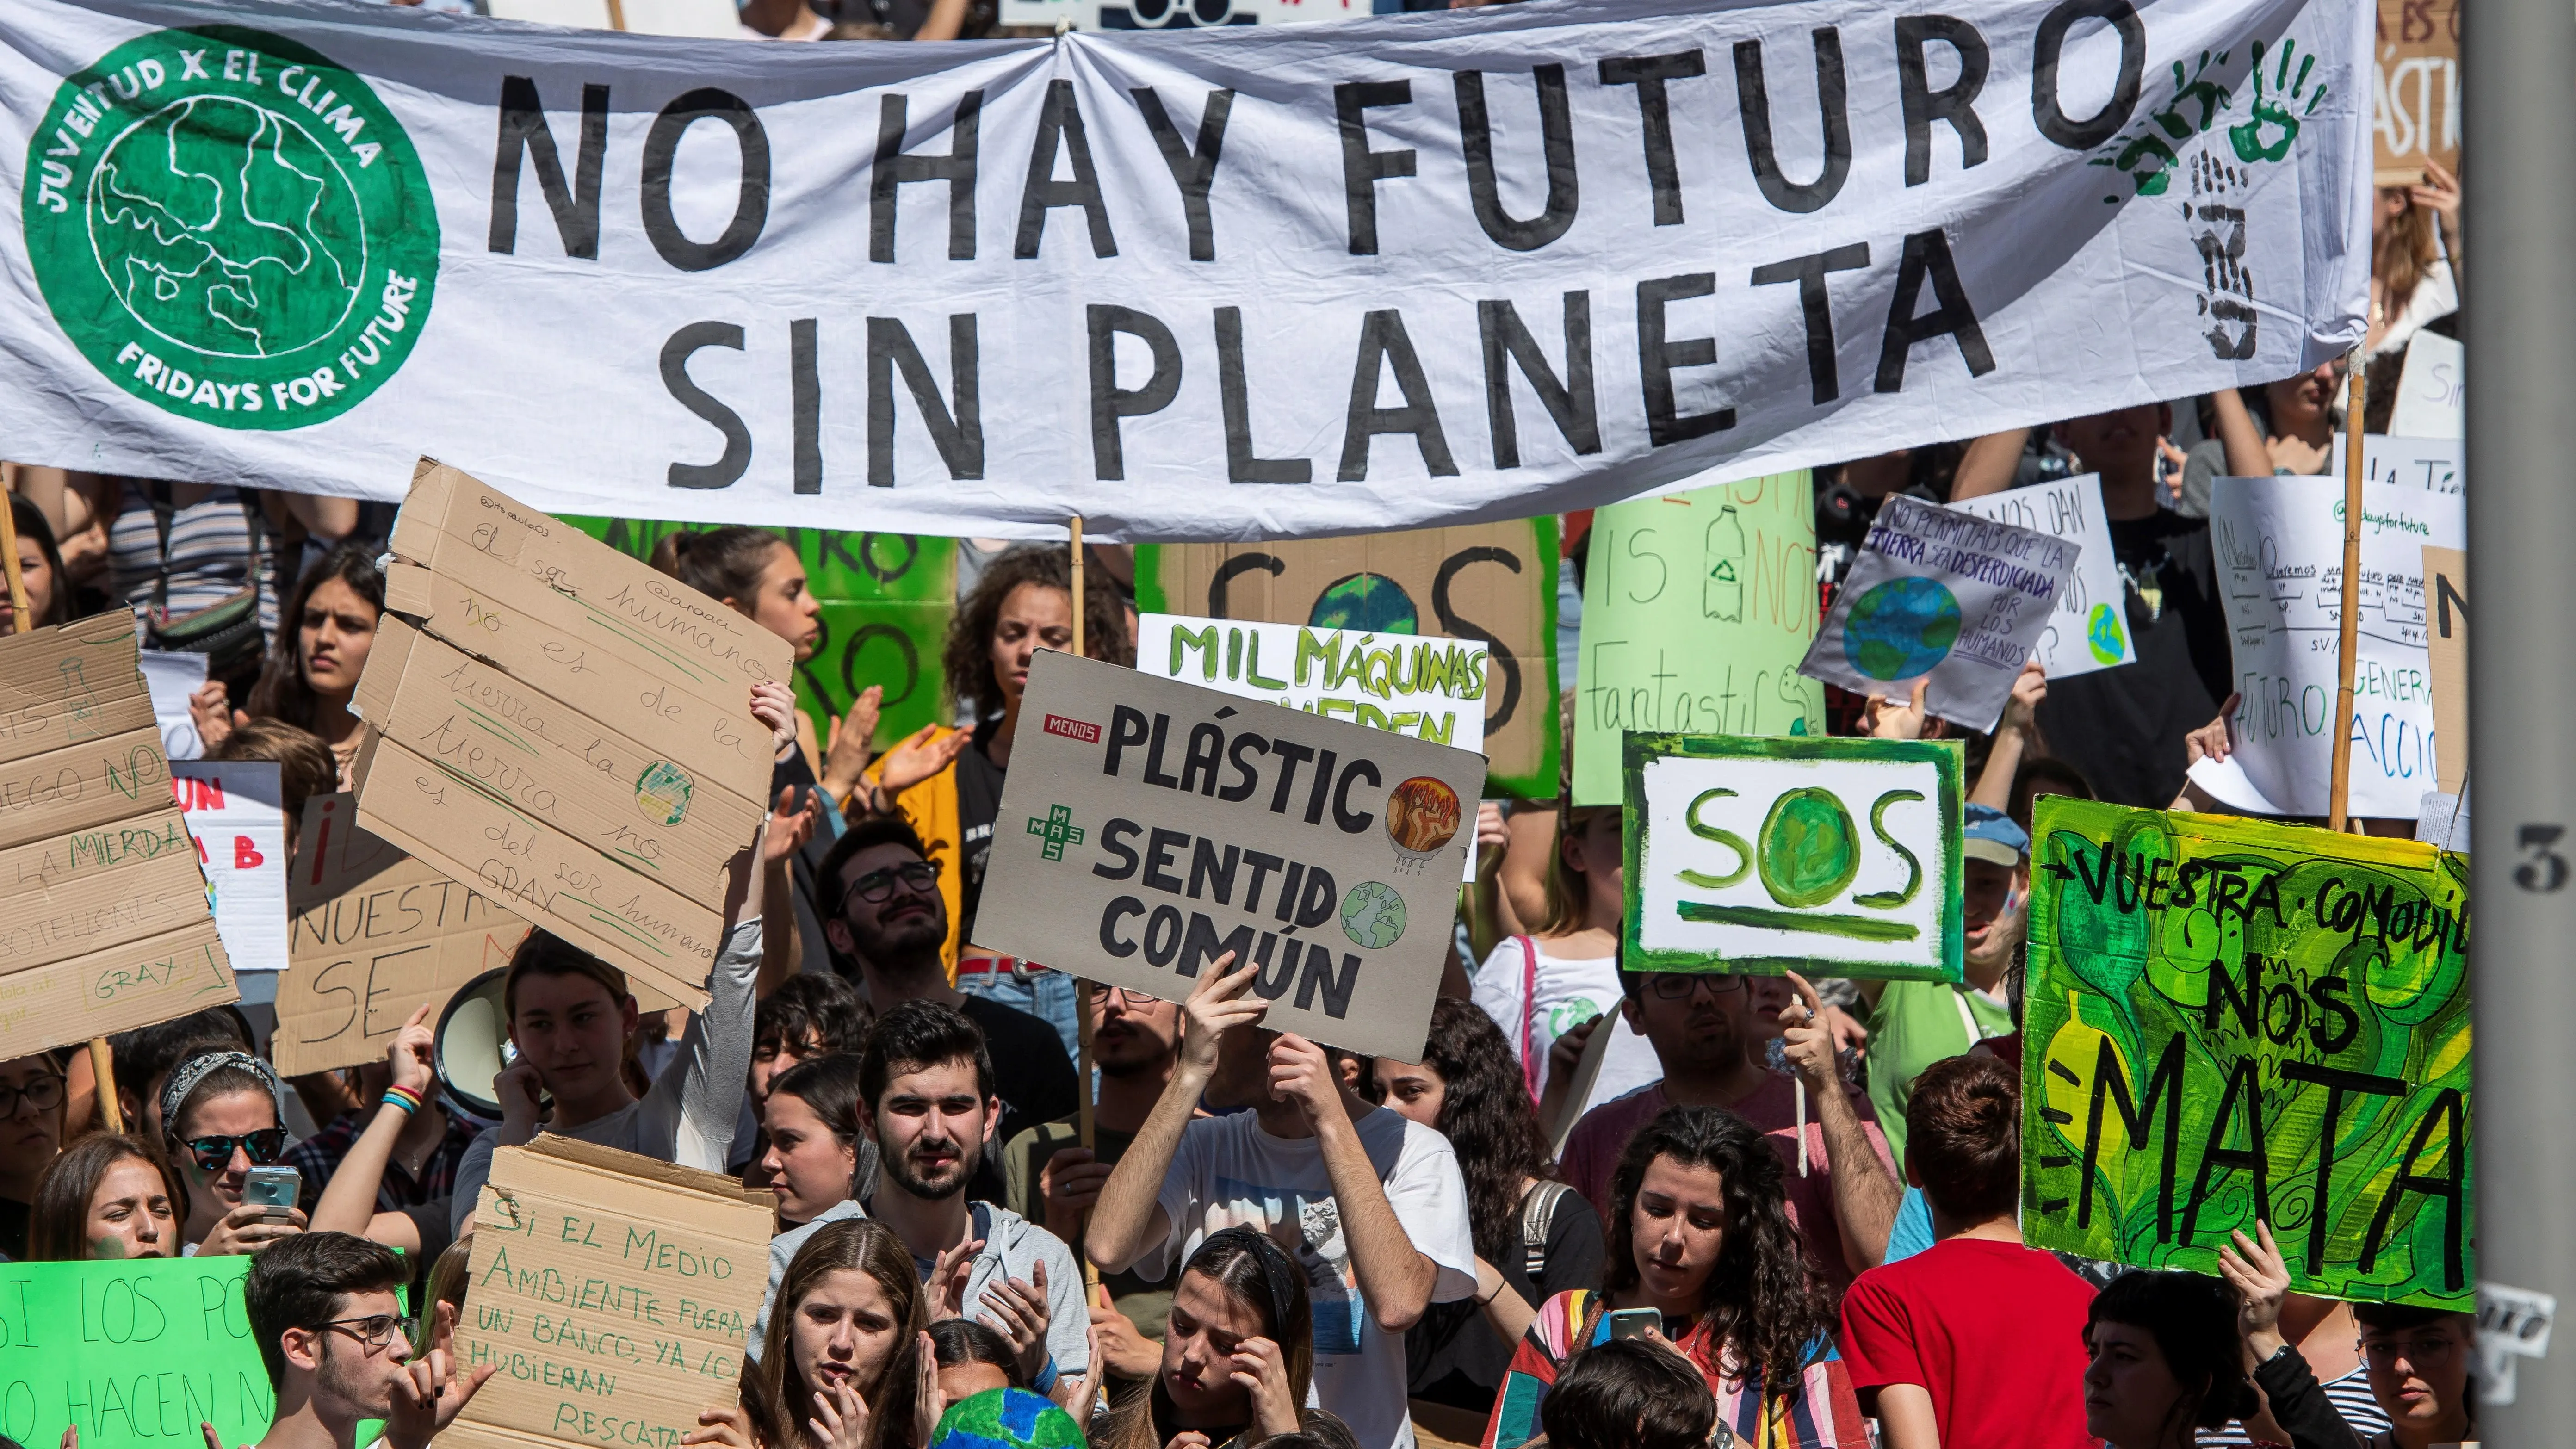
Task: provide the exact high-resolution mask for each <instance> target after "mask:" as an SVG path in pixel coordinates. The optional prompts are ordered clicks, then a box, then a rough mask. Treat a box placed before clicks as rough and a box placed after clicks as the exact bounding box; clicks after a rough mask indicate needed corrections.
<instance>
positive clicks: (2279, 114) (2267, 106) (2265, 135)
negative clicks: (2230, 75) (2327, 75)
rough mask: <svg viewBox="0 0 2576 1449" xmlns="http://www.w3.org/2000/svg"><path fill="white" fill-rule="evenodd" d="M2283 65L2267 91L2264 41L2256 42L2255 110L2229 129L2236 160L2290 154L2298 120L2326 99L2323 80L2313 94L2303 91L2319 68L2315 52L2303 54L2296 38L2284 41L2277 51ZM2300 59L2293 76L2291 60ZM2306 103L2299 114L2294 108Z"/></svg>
mask: <svg viewBox="0 0 2576 1449" xmlns="http://www.w3.org/2000/svg"><path fill="white" fill-rule="evenodd" d="M2278 54H2279V56H2280V64H2279V65H2278V66H2277V67H2276V68H2275V69H2274V70H2273V73H2272V84H2271V86H2270V88H2269V91H2268V93H2267V91H2266V89H2265V87H2264V84H2263V42H2261V41H2259V40H2258V41H2256V42H2254V72H2253V74H2254V111H2253V114H2252V115H2251V116H2250V117H2249V118H2247V119H2246V120H2244V121H2242V122H2240V123H2238V124H2236V125H2233V126H2230V127H2228V128H2227V140H2228V143H2229V144H2230V145H2232V146H2234V147H2235V148H2236V159H2237V160H2239V161H2245V162H2249V163H2250V162H2255V161H2278V160H2280V159H2281V158H2282V157H2284V156H2287V155H2289V154H2290V143H2291V142H2293V141H2296V140H2298V139H2299V123H2300V121H2301V120H2302V119H2304V118H2305V117H2308V116H2313V115H2315V114H2316V113H2317V107H2318V106H2319V105H2321V104H2322V103H2323V102H2324V101H2325V98H2326V91H2327V87H2326V86H2325V85H2323V84H2322V83H2320V84H2319V85H2318V86H2317V88H2316V91H2315V93H2314V94H2312V95H2307V94H2304V93H2305V92H2306V91H2307V87H2308V76H2309V74H2310V73H2311V72H2313V71H2314V70H2315V69H2316V68H2317V58H2316V56H2314V55H2313V54H2311V55H2307V56H2301V55H2300V54H2299V43H2298V42H2297V41H2296V40H2284V41H2282V42H2281V49H2280V51H2279V52H2278ZM2294 60H2295V61H2297V62H2298V65H2299V73H2298V75H2297V77H2296V78H2295V79H2294V78H2292V76H2291V74H2290V63H2291V62H2292V61H2294ZM2303 95H2304V99H2305V101H2306V104H2305V106H2304V107H2302V108H2301V109H2300V110H2299V111H2298V112H2297V113H2296V114H2292V112H2291V109H2290V108H2291V107H2292V106H2296V105H2299V103H2300V101H2301V99H2302V97H2303Z"/></svg>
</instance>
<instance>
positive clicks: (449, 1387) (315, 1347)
mask: <svg viewBox="0 0 2576 1449" xmlns="http://www.w3.org/2000/svg"><path fill="white" fill-rule="evenodd" d="M410 1277H411V1273H410V1271H409V1270H408V1269H406V1268H405V1267H404V1266H403V1262H402V1260H401V1259H400V1258H397V1257H395V1256H394V1254H393V1252H392V1250H391V1249H388V1248H386V1247H384V1246H382V1245H381V1244H377V1243H371V1242H368V1241H367V1240H366V1239H364V1238H353V1237H351V1236H349V1235H348V1234H346V1233H306V1234H304V1235H302V1236H300V1237H296V1238H291V1239H289V1240H287V1241H285V1242H282V1243H278V1244H276V1245H274V1246H272V1247H271V1248H269V1249H268V1251H266V1252H264V1253H262V1254H260V1255H259V1257H257V1258H256V1259H254V1260H252V1263H251V1269H250V1276H249V1277H248V1278H246V1279H245V1280H244V1281H243V1283H242V1299H243V1307H244V1308H245V1309H247V1310H248V1316H249V1318H250V1328H251V1336H252V1337H253V1338H255V1339H257V1340H258V1341H259V1353H260V1358H261V1359H262V1360H263V1361H265V1362H266V1364H267V1365H268V1381H269V1383H270V1384H271V1385H272V1386H273V1387H275V1389H276V1390H277V1413H276V1417H274V1418H273V1419H271V1420H270V1421H269V1426H268V1432H267V1433H266V1434H265V1435H262V1436H261V1438H260V1441H259V1445H258V1449H355V1445H356V1443H357V1437H358V1425H359V1424H360V1423H361V1422H362V1421H364V1420H368V1419H381V1420H383V1421H384V1425H385V1439H384V1442H385V1444H386V1445H387V1446H389V1449H422V1446H424V1445H426V1444H428V1443H429V1441H430V1438H431V1436H433V1435H435V1434H436V1433H438V1432H439V1431H440V1430H442V1429H444V1428H446V1427H447V1426H448V1424H449V1423H450V1422H451V1421H453V1420H454V1419H455V1418H456V1415H457V1412H458V1411H459V1410H461V1409H463V1408H464V1407H465V1403H466V1401H467V1400H468V1399H471V1398H473V1397H474V1391H475V1390H477V1389H479V1388H481V1387H483V1381H484V1380H485V1379H488V1378H490V1377H491V1376H492V1369H491V1368H490V1367H488V1366H487V1367H484V1368H479V1369H476V1370H474V1371H473V1372H471V1373H468V1374H464V1375H458V1376H451V1375H450V1373H449V1366H448V1362H447V1355H446V1354H445V1353H443V1352H432V1353H430V1354H429V1355H428V1356H427V1357H426V1358H424V1359H423V1360H422V1361H421V1362H419V1363H409V1362H406V1360H408V1359H410V1358H411V1356H412V1347H413V1342H414V1339H415V1338H416V1337H417V1336H418V1334H419V1332H420V1329H419V1325H418V1323H417V1322H416V1321H415V1320H412V1319H409V1318H405V1317H404V1316H403V1310H402V1304H401V1302H400V1300H398V1299H396V1298H395V1297H394V1289H395V1288H396V1287H398V1286H399V1285H401V1284H402V1283H404V1282H405V1281H407V1280H408V1279H409V1278H410Z"/></svg>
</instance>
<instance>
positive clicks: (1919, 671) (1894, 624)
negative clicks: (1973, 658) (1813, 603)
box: [1843, 577, 1960, 679]
mask: <svg viewBox="0 0 2576 1449" xmlns="http://www.w3.org/2000/svg"><path fill="white" fill-rule="evenodd" d="M1959 625H1960V618H1959V600H1958V596H1957V595H1955V594H1952V593H1951V592H1950V591H1949V590H1948V589H1946V588H1943V587H1942V586H1941V584H1940V583H1939V582H1938V581H1937V580H1934V579H1925V578H1914V577H1906V578H1897V579H1889V580H1887V581H1886V582H1884V583H1880V584H1873V585H1871V587H1870V589H1869V591H1868V592H1867V593H1864V594H1862V595H1861V596H1860V597H1859V598H1857V599H1854V600H1852V606H1851V612H1850V613H1849V614H1847V615H1845V616H1844V618H1843V655H1844V657H1845V658H1847V659H1849V660H1851V666H1852V668H1854V669H1857V670H1859V671H1860V672H1861V673H1863V674H1866V675H1868V676H1869V677H1870V678H1872V679H1912V678H1915V677H1916V676H1918V675H1923V674H1929V673H1931V672H1932V668H1933V666H1934V665H1936V664H1939V663H1940V662H1941V661H1942V660H1944V659H1947V658H1949V657H1950V646H1951V645H1953V644H1956V643H1958V642H1959Z"/></svg>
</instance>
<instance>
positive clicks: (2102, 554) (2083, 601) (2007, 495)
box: [1950, 473, 2138, 679]
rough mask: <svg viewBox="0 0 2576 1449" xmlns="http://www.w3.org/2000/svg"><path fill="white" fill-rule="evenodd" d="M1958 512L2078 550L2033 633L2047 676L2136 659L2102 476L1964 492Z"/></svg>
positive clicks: (1955, 505) (1956, 505)
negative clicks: (1975, 494)
mask: <svg viewBox="0 0 2576 1449" xmlns="http://www.w3.org/2000/svg"><path fill="white" fill-rule="evenodd" d="M1950 506H1951V507H1952V508H1955V509H1957V510H1959V511H1960V512H1962V513H1973V514H1975V515H1977V516H1978V517H1979V518H1991V519H1993V520H1994V521H1996V522H1997V523H2009V524H2012V525H2014V526H2015V527H2018V528H2027V529H2032V530H2035V531H2037V532H2040V533H2044V534H2047V535H2048V536H2049V537H2051V538H2061V539H2064V540H2066V541H2067V542H2068V543H2071V544H2074V545H2075V546H2077V547H2078V548H2080V549H2082V550H2083V552H2082V553H2080V554H2078V555H2076V558H2075V571H2074V572H2073V573H2071V574H2069V575H2068V576H2067V579H2066V589H2065V591H2064V592H2063V593H2061V594H2059V595H2058V597H2057V613H2056V615H2055V616H2054V617H2052V618H2051V619H2050V620H2049V621H2048V626H2047V627H2046V628H2044V629H2042V630H2040V631H2039V649H2038V652H2039V663H2040V667H2041V668H2043V669H2046V670H2047V671H2048V677H2049V678H2051V679H2066V678H2069V677H2071V676H2074V675H2078V674H2090V673H2092V672H2093V671H2094V670H2097V669H2109V668H2111V667H2112V666H2114V665H2119V664H2128V663H2131V662H2133V661H2135V660H2136V659H2137V657H2138V646H2137V645H2136V644H2135V643H2134V642H2132V641H2131V640H2130V638H2129V621H2128V620H2127V619H2126V618H2124V617H2123V616H2122V606H2123V604H2124V602H2125V600H2126V597H2127V595H2126V593H2125V592H2124V591H2123V590H2122V588H2121V586H2120V560H2119V556H2118V555H2116V554H2114V553H2113V552H2112V551H2111V521H2110V519H2109V518H2108V517H2107V516H2106V515H2104V513H2103V512H2102V475H2101V474H2099V473H2085V474H2082V475H2080V476H2078V477H2074V478H2052V479H2050V480H2048V481H2047V482H2044V483H2033V484H2030V485H2028V486H2026V487H2021V488H2012V489H2007V490H2005V491H2004V492H2001V493H1989V494H1986V495H1985V496H1984V497H1982V498H1966V499H1961V500H1959V501H1958V502H1955V503H1952V504H1951V505H1950Z"/></svg>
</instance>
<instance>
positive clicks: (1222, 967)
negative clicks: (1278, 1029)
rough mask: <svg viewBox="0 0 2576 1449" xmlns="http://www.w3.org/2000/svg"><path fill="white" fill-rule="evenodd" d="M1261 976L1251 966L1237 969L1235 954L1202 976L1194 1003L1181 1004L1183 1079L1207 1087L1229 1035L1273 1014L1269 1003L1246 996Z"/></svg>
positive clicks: (1192, 993) (1193, 992) (1228, 954)
mask: <svg viewBox="0 0 2576 1449" xmlns="http://www.w3.org/2000/svg"><path fill="white" fill-rule="evenodd" d="M1258 975H1260V968H1259V967H1257V966H1254V965H1252V964H1251V963H1249V962H1246V963H1245V964H1243V965H1242V966H1236V965H1235V963H1234V953H1233V952H1232V951H1228V952H1226V953H1225V954H1224V955H1222V956H1219V957H1217V958H1216V960H1215V961H1213V962H1211V963H1209V965H1208V967H1207V969H1206V970H1205V971H1202V972H1200V973H1199V984H1198V985H1196V986H1194V987H1192V988H1190V999H1189V1000H1187V1001H1185V1002H1183V1003H1181V1072H1182V1074H1183V1075H1187V1076H1191V1077H1192V1078H1193V1079H1194V1080H1196V1081H1197V1082H1198V1083H1199V1084H1201V1085H1205V1084H1206V1081H1207V1079H1208V1078H1209V1077H1210V1076H1211V1075H1213V1074H1214V1073H1215V1072H1216V1059H1217V1047H1218V1045H1219V1044H1220V1043H1221V1042H1223V1041H1224V1040H1225V1034H1226V1033H1227V1032H1228V1031H1230V1030H1232V1029H1233V1028H1235V1027H1238V1026H1252V1025H1255V1024H1257V1023H1258V1022H1259V1021H1260V1020H1261V1018H1262V1017H1263V1016H1265V1015H1267V1014H1268V1013H1269V1011H1270V1003H1269V1002H1267V1001H1264V1000H1262V999H1261V998H1259V997H1257V996H1256V997H1252V998H1251V999H1249V1000H1247V999H1245V996H1244V993H1245V992H1247V991H1250V990H1251V989H1252V982H1253V979H1254V978H1255V977H1256V976H1258Z"/></svg>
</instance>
